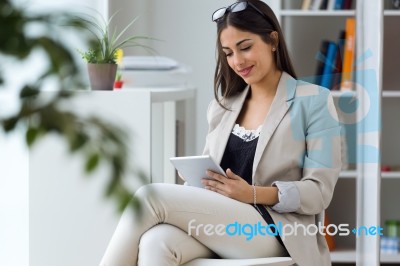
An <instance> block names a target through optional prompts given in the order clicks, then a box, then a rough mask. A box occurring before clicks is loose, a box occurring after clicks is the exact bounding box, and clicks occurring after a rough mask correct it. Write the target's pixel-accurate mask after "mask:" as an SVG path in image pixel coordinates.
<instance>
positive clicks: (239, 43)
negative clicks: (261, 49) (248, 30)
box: [222, 39, 251, 49]
mask: <svg viewBox="0 0 400 266" xmlns="http://www.w3.org/2000/svg"><path fill="white" fill-rule="evenodd" d="M245 41H251V39H244V40H241V41H238V42H237V43H236V46H239V45H241V44H242V43H243V42H245ZM222 49H231V48H229V47H224V46H222Z"/></svg>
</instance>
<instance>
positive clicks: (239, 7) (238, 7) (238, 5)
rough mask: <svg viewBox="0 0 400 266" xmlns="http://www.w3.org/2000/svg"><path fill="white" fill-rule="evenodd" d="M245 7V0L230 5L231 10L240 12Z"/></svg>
mask: <svg viewBox="0 0 400 266" xmlns="http://www.w3.org/2000/svg"><path fill="white" fill-rule="evenodd" d="M246 8H247V2H237V3H234V4H233V5H231V6H230V10H231V12H233V13H235V12H240V11H243V10H245V9H246Z"/></svg>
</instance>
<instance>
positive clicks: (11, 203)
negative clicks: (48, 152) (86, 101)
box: [0, 0, 107, 266]
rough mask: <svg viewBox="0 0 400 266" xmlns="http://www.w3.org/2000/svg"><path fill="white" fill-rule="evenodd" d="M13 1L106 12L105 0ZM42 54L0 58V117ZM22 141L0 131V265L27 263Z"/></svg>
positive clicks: (14, 105)
mask: <svg viewBox="0 0 400 266" xmlns="http://www.w3.org/2000/svg"><path fill="white" fill-rule="evenodd" d="M14 3H18V4H20V5H22V6H24V7H25V8H27V9H28V10H33V11H39V12H51V11H52V10H55V9H59V10H71V9H73V8H74V7H76V9H75V10H81V9H82V7H83V6H85V7H86V8H87V7H90V8H94V9H97V10H99V12H101V13H104V14H105V13H106V12H107V10H106V5H105V3H106V0H59V1H52V0H14ZM78 6H80V7H78ZM3 26H7V25H2V27H3ZM41 56H42V55H41V54H40V53H36V54H35V55H34V56H31V57H30V58H29V60H28V62H26V63H24V64H23V66H21V65H20V64H18V62H13V61H12V62H10V61H9V60H8V61H7V59H6V58H4V57H2V58H0V59H1V62H2V63H3V66H4V65H7V68H5V69H3V70H4V77H6V78H7V79H8V80H7V82H6V84H5V86H3V87H1V88H0V117H4V116H8V115H10V114H12V113H13V112H15V111H16V110H17V109H18V100H17V99H18V91H17V89H16V88H19V84H21V83H23V82H25V81H27V80H32V79H34V78H35V77H36V75H37V74H38V73H39V72H40V70H41V69H42V67H43V59H42V57H41ZM15 73H18V75H15ZM24 140H25V136H24V135H23V130H22V128H20V129H18V130H16V131H15V132H13V133H12V134H8V135H6V134H5V133H4V132H2V131H1V130H0V184H1V186H0V265H7V266H25V265H29V201H28V199H29V198H28V197H29V156H28V150H27V148H26V146H25V143H24Z"/></svg>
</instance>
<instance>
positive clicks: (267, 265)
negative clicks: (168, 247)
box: [182, 257, 294, 266]
mask: <svg viewBox="0 0 400 266" xmlns="http://www.w3.org/2000/svg"><path fill="white" fill-rule="evenodd" d="M292 264H294V261H293V260H292V258H290V257H272V258H259V259H194V260H191V261H189V262H187V263H185V264H183V265H182V266H288V265H292Z"/></svg>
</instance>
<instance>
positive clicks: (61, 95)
mask: <svg viewBox="0 0 400 266" xmlns="http://www.w3.org/2000/svg"><path fill="white" fill-rule="evenodd" d="M86 23H87V22H86V21H85V20H84V19H80V18H79V17H77V16H76V15H69V14H67V13H54V12H52V13H51V14H31V13H29V12H27V11H26V10H25V9H23V8H20V7H17V6H15V5H14V4H13V2H12V1H10V0H1V2H0V25H1V26H0V60H2V58H3V59H4V58H7V59H14V61H17V62H20V63H21V64H22V63H23V62H24V61H25V60H27V59H28V57H29V56H30V55H31V54H32V53H34V52H37V51H41V52H42V53H43V54H44V56H45V60H46V61H47V67H46V68H45V70H44V71H43V73H41V74H40V75H39V76H38V78H37V79H36V80H35V81H33V82H25V83H24V84H23V85H21V87H19V88H12V89H13V90H17V91H19V99H20V107H19V110H18V111H17V112H16V113H15V114H13V115H11V116H8V117H0V129H1V128H2V129H3V130H4V131H5V132H6V133H8V132H11V131H13V130H15V129H16V127H17V126H18V125H20V124H22V125H24V126H23V127H22V128H26V134H25V135H26V143H27V145H28V146H32V145H33V144H34V143H35V142H36V141H37V140H38V139H39V138H41V137H43V136H44V135H46V134H48V133H54V134H57V135H58V136H60V137H61V138H62V139H63V140H64V141H65V142H66V144H67V145H68V147H69V150H70V151H71V153H75V154H81V155H83V156H84V160H85V164H84V169H83V170H84V171H86V172H87V173H92V172H93V171H95V170H96V169H97V168H98V166H99V165H100V164H101V163H104V164H107V165H108V166H109V168H110V169H111V172H110V177H109V180H108V183H107V186H106V188H105V195H107V196H108V197H110V198H112V199H114V200H115V202H116V204H117V206H118V210H120V211H122V210H123V209H124V208H125V207H126V206H127V205H128V203H129V202H130V201H131V199H132V191H131V190H130V189H129V188H128V187H127V186H126V184H125V183H126V182H125V181H124V177H125V176H126V175H127V173H128V172H131V171H133V172H134V174H135V176H136V177H137V178H139V179H140V180H141V181H143V182H144V180H145V178H146V177H145V175H144V174H143V173H142V172H141V171H140V170H138V169H131V168H130V167H131V165H128V163H127V159H128V146H127V145H126V143H125V139H126V138H127V136H126V134H125V133H124V131H123V130H122V129H121V128H119V127H118V126H117V125H112V124H111V123H110V122H108V121H102V120H101V119H99V118H96V117H80V116H78V115H77V114H75V113H73V112H71V111H65V110H63V109H62V108H60V105H64V106H65V104H66V102H68V101H69V100H70V99H71V97H73V95H74V90H72V89H71V88H74V89H83V88H85V86H86V85H85V84H84V82H83V79H82V76H81V75H80V73H79V68H78V63H77V62H75V57H74V55H73V53H74V52H75V49H72V50H71V49H70V48H69V47H67V45H65V44H64V43H63V41H62V36H60V34H61V33H60V32H59V30H58V29H59V28H57V27H60V26H66V25H68V26H69V29H71V30H74V31H76V33H77V34H82V33H83V31H84V29H85V28H86V29H87V27H88V25H87V24H86ZM31 25H35V26H38V25H39V26H41V27H42V28H44V29H45V30H44V31H43V34H38V35H32V34H28V30H27V29H29V27H30V26H31ZM86 41H87V42H88V43H94V42H96V40H93V39H91V38H90V35H87V39H86ZM6 67H7V65H5V64H4V62H1V63H0V90H1V89H4V88H5V86H6V85H7V77H5V75H4V71H3V70H4V68H6ZM48 80H51V81H54V80H56V81H57V82H56V84H57V85H56V87H55V88H54V90H55V91H57V93H56V95H55V97H53V98H52V99H51V100H49V101H41V100H40V95H41V93H42V92H41V88H42V87H43V86H44V84H45V82H46V81H48ZM132 206H134V207H135V208H136V209H138V207H139V205H138V202H137V201H135V199H133V201H132Z"/></svg>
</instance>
